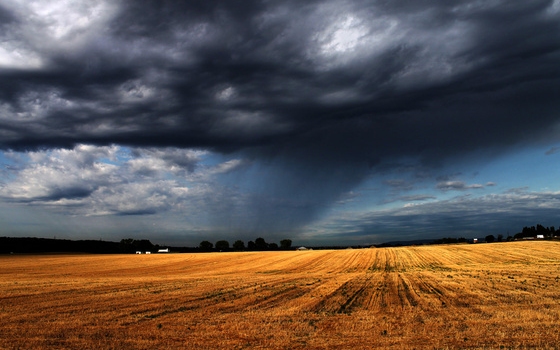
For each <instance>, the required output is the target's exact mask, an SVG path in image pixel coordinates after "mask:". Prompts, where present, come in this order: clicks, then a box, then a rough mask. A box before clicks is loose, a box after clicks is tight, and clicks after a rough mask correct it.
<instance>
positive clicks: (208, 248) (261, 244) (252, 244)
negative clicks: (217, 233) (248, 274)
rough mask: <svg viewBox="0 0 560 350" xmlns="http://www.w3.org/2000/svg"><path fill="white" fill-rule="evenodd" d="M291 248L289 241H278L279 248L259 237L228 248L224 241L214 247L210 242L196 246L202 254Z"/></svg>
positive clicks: (290, 241) (236, 242)
mask: <svg viewBox="0 0 560 350" xmlns="http://www.w3.org/2000/svg"><path fill="white" fill-rule="evenodd" d="M291 248H292V240H291V239H283V240H281V241H280V246H279V245H278V244H276V243H267V242H266V241H265V240H264V238H262V237H259V238H257V239H255V241H249V242H247V246H245V242H243V241H242V240H237V241H235V242H234V243H233V245H232V246H231V248H230V245H229V242H228V241H225V240H220V241H217V242H216V245H214V244H212V242H210V241H202V242H200V244H199V245H198V249H199V250H200V251H202V252H215V251H217V252H227V251H232V250H233V251H265V250H289V249H291Z"/></svg>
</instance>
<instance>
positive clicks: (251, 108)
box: [0, 0, 560, 224]
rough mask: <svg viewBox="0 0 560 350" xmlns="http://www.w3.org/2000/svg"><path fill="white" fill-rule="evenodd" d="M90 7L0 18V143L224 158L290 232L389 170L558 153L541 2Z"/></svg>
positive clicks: (553, 20)
mask: <svg viewBox="0 0 560 350" xmlns="http://www.w3.org/2000/svg"><path fill="white" fill-rule="evenodd" d="M98 4H99V6H100V7H99V8H96V9H97V10H96V11H92V10H91V6H94V5H90V4H83V5H82V6H77V5H76V6H75V8H74V7H72V8H68V17H69V18H73V17H72V16H74V15H75V16H78V17H80V16H83V18H86V17H87V21H89V22H87V23H89V24H88V25H87V26H83V27H80V26H78V25H77V24H75V23H81V22H80V21H77V20H76V21H74V22H71V23H70V22H69V23H70V24H69V23H66V22H64V20H63V19H61V18H64V17H61V18H58V17H53V18H40V17H38V18H35V19H34V18H31V17H29V18H28V19H26V17H25V13H26V12H25V11H24V10H22V9H19V8H16V7H0V19H2V20H1V21H0V22H1V23H3V24H2V28H3V29H5V30H4V31H3V34H0V36H1V39H2V42H3V43H9V47H8V46H6V48H7V49H6V50H4V51H0V147H2V148H4V149H37V148H43V147H46V148H50V147H72V146H73V145H75V144H78V143H88V144H95V145H111V144H124V145H129V146H136V147H153V149H157V148H160V149H163V148H164V147H179V148H186V147H189V148H198V149H210V150H213V151H216V152H221V153H230V152H239V153H240V154H243V156H244V157H246V158H249V159H257V160H259V161H261V162H262V164H263V165H262V166H263V168H264V169H265V171H264V174H263V181H264V183H265V185H263V187H266V188H263V189H262V193H263V194H266V195H267V196H272V198H274V196H275V195H278V196H286V194H288V195H293V196H292V197H293V198H292V199H291V202H290V203H286V202H282V201H283V200H284V199H282V200H279V201H280V202H282V203H286V205H287V206H289V207H291V208H292V209H291V210H287V211H286V213H285V215H284V216H285V217H286V218H290V219H289V220H293V221H295V222H297V224H301V223H303V222H305V219H304V218H307V217H310V216H313V215H314V213H316V211H317V208H320V207H321V206H322V205H323V204H324V203H330V202H332V201H334V200H337V199H339V198H340V195H341V194H343V193H346V192H347V191H348V190H351V189H352V188H353V187H354V186H355V185H356V184H357V183H359V182H360V181H361V180H363V179H364V178H365V177H366V176H368V175H370V174H371V173H372V172H376V171H382V170H383V169H386V168H398V167H402V166H404V165H403V164H402V162H401V159H405V158H406V159H414V161H415V162H420V163H421V165H420V166H421V167H428V168H429V167H433V166H437V165H439V164H441V163H442V162H443V161H445V160H446V159H449V158H451V157H461V156H463V155H467V154H469V153H470V152H473V151H476V150H480V149H491V150H493V152H500V151H504V150H507V149H508V147H510V146H513V145H515V144H517V143H522V142H524V143H527V142H529V143H530V142H535V143H538V142H546V141H550V140H557V128H558V122H559V121H560V115H559V112H558V111H559V110H560V65H558V62H560V5H559V4H558V3H557V2H555V1H545V0H535V1H530V2H516V3H511V2H505V1H492V2H480V1H456V2H448V1H436V0H432V1H414V2H409V1H391V2H371V1H358V0H357V1H335V0H333V1H313V2H305V4H302V3H301V2H296V1H268V2H262V1H206V2H199V1H188V2H175V1H129V2H119V3H118V4H117V5H111V4H112V3H109V2H108V3H104V2H99V3H98ZM105 5H106V6H105ZM86 14H87V16H86ZM80 18H81V17H80ZM4 19H5V20H4ZM53 23H54V24H53ZM6 45H8V44H6ZM8 49H9V50H8ZM153 149H152V151H150V152H155V151H154V150H153ZM166 157H167V158H166ZM162 159H164V160H165V161H166V162H168V163H169V164H171V163H174V162H175V163H177V164H180V165H181V167H182V168H183V169H187V171H191V172H192V171H193V169H194V167H195V165H196V159H189V158H188V157H187V158H184V159H176V157H175V156H174V155H173V154H169V155H167V156H165V157H163V158H162ZM411 166H415V164H412V165H411ZM138 169H139V170H138V171H139V172H141V171H148V170H149V169H148V168H147V167H144V168H141V167H139V168H138ZM142 169H144V170H142ZM145 169H148V170H145ZM150 169H151V168H150ZM150 171H152V170H150ZM145 174H151V173H149V172H146V173H145ZM390 185H392V186H397V187H398V186H401V187H402V186H403V185H405V183H404V182H403V183H402V184H399V183H394V184H390ZM438 188H439V189H442V190H452V189H453V190H462V189H467V188H471V187H469V185H466V184H464V183H458V182H456V183H446V184H444V183H440V184H439V185H438ZM80 194H81V192H79V193H78V195H80ZM70 195H71V196H72V194H70ZM60 196H63V195H62V194H61V195H60ZM73 196H76V194H74V195H73ZM255 198H258V196H256V197H255ZM269 198H270V197H269ZM254 207H255V210H257V211H261V212H262V215H260V216H259V217H260V218H261V219H260V220H263V222H266V223H268V222H269V221H270V222H272V221H275V220H276V219H277V218H278V215H277V214H278V213H277V212H276V213H275V212H274V210H272V208H269V209H267V207H266V206H263V205H262V201H259V200H258V199H256V200H255V204H254ZM275 207H276V208H279V206H275ZM280 212H282V211H280ZM294 212H297V213H298V214H297V215H296V216H294V214H293V213H294ZM286 220H288V219H286Z"/></svg>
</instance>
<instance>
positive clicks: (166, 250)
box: [157, 248, 169, 253]
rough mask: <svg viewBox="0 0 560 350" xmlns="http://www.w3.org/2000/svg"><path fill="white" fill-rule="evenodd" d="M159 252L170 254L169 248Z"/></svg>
mask: <svg viewBox="0 0 560 350" xmlns="http://www.w3.org/2000/svg"><path fill="white" fill-rule="evenodd" d="M157 252H158V253H169V248H165V249H159V250H158V251H157Z"/></svg>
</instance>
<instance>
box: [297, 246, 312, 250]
mask: <svg viewBox="0 0 560 350" xmlns="http://www.w3.org/2000/svg"><path fill="white" fill-rule="evenodd" d="M296 250H309V249H307V248H305V247H299V248H297V249H296Z"/></svg>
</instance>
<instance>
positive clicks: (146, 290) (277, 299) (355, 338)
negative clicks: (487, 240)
mask: <svg viewBox="0 0 560 350" xmlns="http://www.w3.org/2000/svg"><path fill="white" fill-rule="evenodd" d="M559 251H560V244H559V243H556V242H547V241H541V242H512V243H498V244H471V245H443V246H419V247H403V248H381V249H354V250H337V251H335V250H315V251H289V252H258V253H255V252H251V253H248V252H247V253H245V252H242V253H208V254H153V255H37V256H33V255H21V256H18V255H5V256H0V264H1V265H0V266H1V268H0V348H2V349H4V348H6V349H14V348H24V349H41V348H42V349H46V348H49V349H50V348H57V349H64V348H68V349H70V348H72V349H93V348H97V349H106V348H115V349H117V348H118V349H127V348H128V349H148V348H150V349H154V348H159V349H162V348H168V349H169V348H171V349H173V348H200V349H205V348H228V349H235V348H237V349H242V348H247V349H248V348H273V349H294V348H306V349H321V348H332V349H338V348H369V347H393V348H402V349H410V348H500V347H503V348H551V349H552V348H556V347H557V346H558V344H560V339H559V338H560V332H559V331H558V324H560V303H559V301H560V300H559V299H560V253H559Z"/></svg>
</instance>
